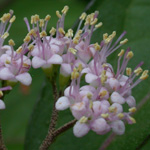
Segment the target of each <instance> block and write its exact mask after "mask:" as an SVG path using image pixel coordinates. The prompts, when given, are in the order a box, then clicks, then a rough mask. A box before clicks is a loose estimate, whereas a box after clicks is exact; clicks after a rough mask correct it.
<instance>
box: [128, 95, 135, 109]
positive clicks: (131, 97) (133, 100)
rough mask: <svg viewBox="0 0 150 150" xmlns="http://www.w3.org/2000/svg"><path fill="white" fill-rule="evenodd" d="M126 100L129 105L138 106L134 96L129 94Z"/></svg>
mask: <svg viewBox="0 0 150 150" xmlns="http://www.w3.org/2000/svg"><path fill="white" fill-rule="evenodd" d="M126 102H127V104H128V105H129V107H135V106H136V101H135V98H134V97H133V96H129V97H127V98H126Z"/></svg>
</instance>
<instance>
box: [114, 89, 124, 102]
mask: <svg viewBox="0 0 150 150" xmlns="http://www.w3.org/2000/svg"><path fill="white" fill-rule="evenodd" d="M111 101H112V102H113V103H119V104H124V103H125V99H124V98H123V97H122V96H121V95H120V94H119V93H118V92H113V93H112V94H111Z"/></svg>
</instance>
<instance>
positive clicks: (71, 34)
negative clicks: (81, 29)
mask: <svg viewBox="0 0 150 150" xmlns="http://www.w3.org/2000/svg"><path fill="white" fill-rule="evenodd" d="M67 36H68V37H73V30H72V29H69V30H68V35H67Z"/></svg>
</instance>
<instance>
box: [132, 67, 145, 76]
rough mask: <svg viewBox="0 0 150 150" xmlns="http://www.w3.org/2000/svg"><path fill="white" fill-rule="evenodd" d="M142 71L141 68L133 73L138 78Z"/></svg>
mask: <svg viewBox="0 0 150 150" xmlns="http://www.w3.org/2000/svg"><path fill="white" fill-rule="evenodd" d="M142 71H143V69H142V68H141V67H138V68H137V69H136V70H134V73H135V74H136V76H138V75H139V74H140V73H141V72H142Z"/></svg>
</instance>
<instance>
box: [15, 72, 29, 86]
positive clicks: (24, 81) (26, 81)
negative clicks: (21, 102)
mask: <svg viewBox="0 0 150 150" xmlns="http://www.w3.org/2000/svg"><path fill="white" fill-rule="evenodd" d="M16 79H17V80H18V81H20V82H21V83H22V84H24V85H27V86H28V85H30V84H31V82H32V78H31V76H30V74H29V73H27V72H26V73H22V74H19V75H17V76H16Z"/></svg>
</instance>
